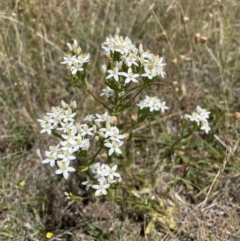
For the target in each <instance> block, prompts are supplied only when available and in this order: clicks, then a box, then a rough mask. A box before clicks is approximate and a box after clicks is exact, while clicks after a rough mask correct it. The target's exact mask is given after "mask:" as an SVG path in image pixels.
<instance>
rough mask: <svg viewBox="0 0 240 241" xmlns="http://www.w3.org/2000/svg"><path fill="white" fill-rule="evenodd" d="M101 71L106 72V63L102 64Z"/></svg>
mask: <svg viewBox="0 0 240 241" xmlns="http://www.w3.org/2000/svg"><path fill="white" fill-rule="evenodd" d="M101 71H102V72H103V74H105V73H106V72H107V66H106V64H103V65H102V66H101Z"/></svg>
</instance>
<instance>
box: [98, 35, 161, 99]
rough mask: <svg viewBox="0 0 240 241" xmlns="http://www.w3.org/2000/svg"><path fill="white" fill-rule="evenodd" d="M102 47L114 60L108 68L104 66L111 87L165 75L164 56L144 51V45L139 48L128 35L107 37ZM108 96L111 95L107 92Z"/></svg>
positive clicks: (107, 81) (123, 85)
mask: <svg viewBox="0 0 240 241" xmlns="http://www.w3.org/2000/svg"><path fill="white" fill-rule="evenodd" d="M102 48H103V49H104V50H105V51H106V53H107V54H108V55H110V58H111V59H112V60H113V61H112V65H109V67H108V69H107V68H106V66H104V68H103V69H105V71H104V72H105V73H106V83H107V85H109V87H112V86H113V87H120V89H121V87H125V86H128V85H129V84H130V83H131V82H135V83H138V82H139V78H140V77H142V79H143V81H147V80H152V79H153V78H155V77H156V76H158V75H160V76H161V77H164V76H165V72H164V71H163V66H164V65H165V63H163V58H160V57H159V56H155V55H153V54H152V53H150V52H148V51H144V50H143V47H142V45H141V44H140V45H139V48H137V47H136V46H135V45H133V44H132V42H131V40H130V39H129V38H128V37H126V38H123V37H121V36H118V35H115V36H114V37H107V38H106V40H105V42H103V43H102ZM106 96H107V97H109V95H107V94H106Z"/></svg>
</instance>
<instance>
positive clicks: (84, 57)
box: [77, 53, 90, 64]
mask: <svg viewBox="0 0 240 241" xmlns="http://www.w3.org/2000/svg"><path fill="white" fill-rule="evenodd" d="M77 60H78V62H79V63H81V64H83V63H87V62H89V61H90V55H89V53H87V54H80V55H79V56H78V57H77Z"/></svg>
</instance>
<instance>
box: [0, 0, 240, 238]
mask: <svg viewBox="0 0 240 241" xmlns="http://www.w3.org/2000/svg"><path fill="white" fill-rule="evenodd" d="M0 9H1V10H0V19H1V21H0V35H1V38H0V70H1V71H0V111H1V115H0V200H1V201H0V240H3V241H5V240H6V241H7V240H31V241H32V240H47V239H46V238H45V235H46V233H47V232H48V231H50V232H53V234H54V235H53V238H52V240H73V241H75V240H104V241H105V240H122V241H124V240H169V241H170V240H174V241H175V240H176V241H177V240H180V241H182V240H207V241H210V240H238V239H240V233H239V231H238V227H239V222H240V220H239V217H238V215H237V212H238V202H239V194H240V192H239V191H238V190H239V184H238V183H239V180H240V178H239V173H240V164H239V163H240V162H239V151H238V150H237V151H236V152H235V153H234V154H233V155H232V156H231V157H225V156H226V154H227V151H226V148H225V147H224V146H223V145H222V144H221V143H220V142H219V140H218V139H216V138H215V135H217V136H218V137H219V138H220V139H221V140H222V141H223V142H224V143H225V145H226V146H231V147H233V146H234V145H235V143H236V142H237V140H238V139H239V130H240V128H239V121H237V120H235V119H234V113H235V112H238V111H239V103H240V102H239V94H240V64H239V44H240V43H239V39H240V33H239V31H238V29H239V24H240V16H239V1H237V0H226V1H221V0H214V1H210V0H202V1H192V0H181V1H179V0H177V1H168V0H161V1H159V0H158V1H157V0H155V1H154V0H144V1H137V0H136V1H134V0H132V1H125V0H122V1H107V0H103V1H100V0H97V1H62V0H56V1H47V0H42V1H32V0H21V1H2V2H1V3H0ZM183 16H185V17H188V18H189V21H188V22H185V24H184V22H183V21H182V19H183ZM116 27H119V29H120V35H123V36H128V37H129V38H130V39H131V40H132V41H133V43H135V44H138V43H142V44H143V46H144V48H145V49H149V50H150V51H151V52H152V53H154V54H159V55H160V56H163V57H164V58H165V62H166V63H167V65H166V78H165V79H163V80H162V79H159V82H158V83H157V84H156V85H155V86H154V87H153V88H152V89H151V90H149V91H148V92H147V93H146V94H150V95H156V96H159V97H160V99H163V100H165V101H166V102H167V104H168V106H169V108H170V109H169V111H167V113H166V114H165V115H163V116H162V117H160V118H152V119H148V120H147V121H145V122H144V123H143V124H142V125H141V126H139V127H137V128H136V129H135V132H134V136H133V138H132V141H131V142H129V143H128V145H126V149H125V151H126V153H127V154H128V155H127V158H126V160H122V163H123V164H122V166H124V167H125V168H126V167H127V168H126V173H121V175H122V176H123V177H124V180H125V186H124V187H123V189H122V191H121V192H119V193H118V195H119V197H121V198H123V199H124V201H120V199H119V201H118V202H116V203H114V202H111V201H107V200H105V199H94V198H92V197H90V196H88V194H87V193H86V192H85V191H84V188H83V187H82V186H81V181H82V180H83V178H84V177H83V176H82V175H73V176H72V177H71V178H70V180H68V181H65V180H62V179H61V178H59V177H58V176H56V175H54V173H53V172H52V171H51V170H50V169H49V168H47V167H46V166H43V165H42V163H41V160H42V158H44V150H47V148H48V146H49V145H51V144H52V143H55V139H53V138H48V137H47V136H45V135H40V133H39V132H40V126H39V124H38V122H37V120H36V119H38V118H41V117H42V116H43V115H44V113H45V112H46V111H48V110H49V109H50V107H51V106H57V105H59V104H60V101H61V100H65V101H66V102H70V101H72V100H76V101H77V103H78V113H79V115H78V118H79V119H81V118H82V117H83V116H85V115H86V114H90V113H94V112H101V111H102V110H103V109H102V108H101V107H100V106H96V104H95V102H94V100H93V98H91V97H89V96H88V95H86V93H85V92H81V91H80V90H78V89H75V88H74V87H73V86H70V85H69V84H68V83H67V82H66V81H65V75H66V70H65V68H64V66H63V65H61V64H60V62H61V61H62V57H63V54H64V53H65V52H67V47H66V43H67V42H71V41H72V40H73V39H77V40H78V42H79V44H80V46H81V47H82V49H83V52H89V53H90V54H91V62H90V64H89V72H88V76H87V78H88V80H89V83H90V87H91V89H92V90H93V92H94V93H95V94H96V95H99V93H100V91H101V90H102V88H103V86H104V84H103V75H102V73H101V69H100V67H101V65H102V64H103V63H106V62H107V57H106V56H105V55H104V54H103V52H102V50H101V47H100V44H101V43H102V42H103V41H104V39H105V38H106V37H107V36H108V35H110V34H112V35H113V34H115V32H116ZM198 33H199V34H200V35H201V36H202V37H206V39H207V40H206V42H205V43H203V44H201V43H198V44H196V41H195V40H194V38H195V39H196V34H198ZM197 105H201V107H204V108H206V109H208V110H209V111H211V118H210V120H209V123H210V126H211V129H212V131H211V132H210V134H209V135H205V134H203V133H201V132H194V134H193V135H191V136H189V137H187V138H185V139H183V140H179V130H180V122H181V115H183V114H185V113H190V112H192V111H193V110H194V109H195V107H196V106H197ZM125 118H127V117H125ZM173 143H175V144H173ZM226 158H227V162H226V165H225V166H223V167H222V163H223V162H224V160H226ZM130 162H132V163H133V165H132V166H129V165H128V164H129V163H130ZM120 166H121V165H120ZM219 170H220V173H219V176H217V177H218V179H217V180H216V181H214V178H215V177H216V175H217V173H218V172H219ZM22 180H24V181H25V182H26V185H25V186H24V187H21V186H20V185H19V182H21V181H22ZM210 188H212V192H210V193H208V191H209V189H210ZM65 191H67V192H72V193H73V194H74V195H79V196H83V197H84V201H82V202H74V203H68V202H67V201H66V200H65V197H64V192H65ZM152 195H154V196H155V199H154V200H151V201H149V202H148V203H146V202H145V200H148V199H149V198H150V197H151V196H152ZM127 197H131V198H130V199H128V198H127ZM205 199H206V204H205V206H204V209H203V210H202V211H201V205H200V204H201V202H203V201H204V200H205Z"/></svg>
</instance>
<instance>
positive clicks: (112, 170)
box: [103, 165, 120, 179]
mask: <svg viewBox="0 0 240 241" xmlns="http://www.w3.org/2000/svg"><path fill="white" fill-rule="evenodd" d="M116 170H117V165H114V166H113V167H111V168H110V167H109V166H108V165H106V166H105V170H104V171H103V175H104V176H108V177H109V178H110V179H114V177H120V174H119V173H117V172H116Z"/></svg>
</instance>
